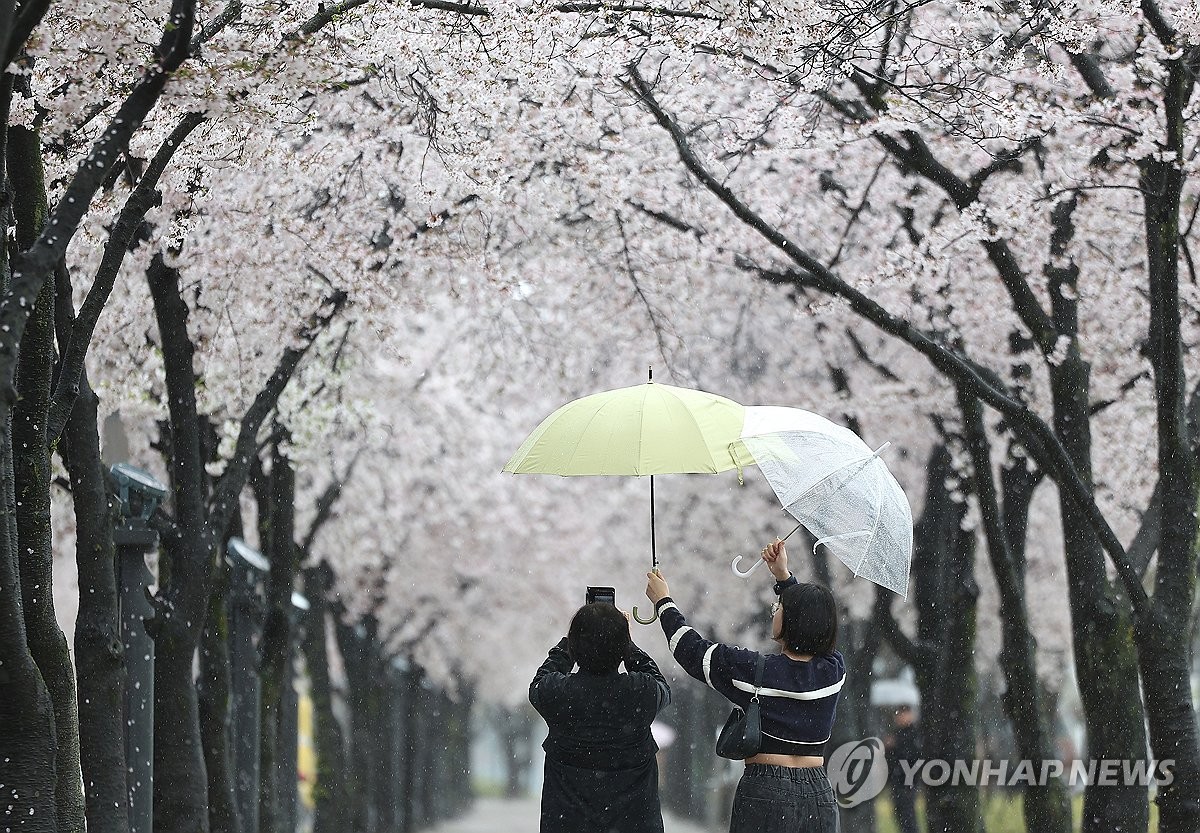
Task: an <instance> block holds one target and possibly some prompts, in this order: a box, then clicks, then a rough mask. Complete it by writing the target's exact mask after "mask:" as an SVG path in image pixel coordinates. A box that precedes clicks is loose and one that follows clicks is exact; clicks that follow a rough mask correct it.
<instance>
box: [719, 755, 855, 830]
mask: <svg viewBox="0 0 1200 833" xmlns="http://www.w3.org/2000/svg"><path fill="white" fill-rule="evenodd" d="M841 829H842V828H841V823H840V822H839V820H838V808H837V801H836V800H835V799H834V797H833V787H831V786H830V785H829V778H828V777H827V776H826V775H825V767H823V766H816V767H808V768H805V769H793V768H792V767H784V766H766V765H765V764H747V765H746V772H745V774H744V775H742V780H741V781H739V782H738V788H737V794H736V795H735V796H734V798H733V818H732V819H730V821H729V833H841Z"/></svg>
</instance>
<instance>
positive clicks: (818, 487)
mask: <svg viewBox="0 0 1200 833" xmlns="http://www.w3.org/2000/svg"><path fill="white" fill-rule="evenodd" d="M884 447H886V446H884ZM882 450H883V449H882V448H880V449H878V450H876V451H872V450H871V448H870V446H868V445H867V444H866V443H864V442H863V441H862V440H861V439H860V438H859V436H858V435H857V434H855V433H854V432H853V431H850V430H849V429H847V428H843V427H842V426H840V425H836V424H834V423H832V422H830V421H829V420H827V419H825V418H824V417H821V416H818V415H817V414H814V413H811V412H809V411H804V410H800V409H799V408H779V407H764V408H746V418H745V421H744V424H743V429H742V436H741V439H740V440H739V441H738V443H737V444H735V446H734V454H733V456H735V457H738V458H739V459H740V460H742V461H743V462H745V461H748V460H752V461H753V463H754V464H756V465H757V466H758V468H759V470H760V471H761V472H762V473H763V475H764V476H765V477H766V478H767V482H768V483H770V484H771V488H772V489H773V490H774V492H775V496H776V497H778V498H779V502H780V503H781V504H782V505H783V508H784V509H786V510H787V511H788V513H789V514H791V515H792V517H794V518H795V519H796V520H797V521H798V522H799V523H800V524H802V525H803V526H804V527H805V528H807V529H808V531H809V532H811V533H812V534H813V535H814V536H815V537H816V538H817V543H816V546H825V547H826V548H827V549H828V550H829V551H830V552H832V553H833V554H834V555H835V556H836V557H837V559H838V560H839V561H841V562H842V563H843V564H845V565H846V566H847V567H849V568H850V569H851V570H852V571H853V572H854V575H856V576H861V577H862V578H865V579H868V580H870V581H873V582H875V583H876V584H878V585H881V586H882V587H886V588H888V589H889V590H891V591H893V592H895V593H898V594H899V595H901V596H904V597H907V596H908V573H909V564H910V562H911V560H912V547H913V528H912V510H911V509H910V508H909V505H908V499H907V498H906V497H905V496H904V490H903V489H901V488H900V484H899V483H897V482H896V478H895V477H893V476H892V473H891V472H890V471H888V468H887V466H886V465H885V464H884V462H883V460H882V459H880V457H879V451H882ZM759 563H762V562H757V563H756V565H755V566H757V564H759ZM734 571H735V572H737V573H738V575H747V574H748V572H747V573H742V572H740V571H738V570H737V567H736V562H735V567H734Z"/></svg>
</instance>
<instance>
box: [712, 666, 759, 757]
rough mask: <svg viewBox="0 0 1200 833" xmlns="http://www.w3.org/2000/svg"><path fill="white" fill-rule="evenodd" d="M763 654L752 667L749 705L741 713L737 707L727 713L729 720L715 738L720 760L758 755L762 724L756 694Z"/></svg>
mask: <svg viewBox="0 0 1200 833" xmlns="http://www.w3.org/2000/svg"><path fill="white" fill-rule="evenodd" d="M765 661H766V656H765V655H764V654H759V655H758V664H757V665H756V666H755V667H754V693H753V694H751V695H750V703H749V704H748V705H747V706H746V710H745V711H742V710H741V709H740V708H738V707H737V706H734V707H733V711H731V712H730V713H729V719H727V720H726V721H725V726H724V727H723V728H722V729H721V734H720V735H719V736H718V737H717V754H718V755H720V756H721V757H722V758H730V759H732V760H735V761H741V760H744V759H745V758H750V757H753V756H754V755H756V754H758V749H759V747H760V746H762V724H761V723H760V715H759V709H758V692H759V689H761V688H762V675H763V664H764V663H765Z"/></svg>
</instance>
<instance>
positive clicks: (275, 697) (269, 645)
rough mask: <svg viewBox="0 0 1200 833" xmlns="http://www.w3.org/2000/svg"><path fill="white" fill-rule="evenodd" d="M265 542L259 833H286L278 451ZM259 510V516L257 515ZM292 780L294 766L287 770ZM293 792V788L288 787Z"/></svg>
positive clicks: (288, 476) (287, 587)
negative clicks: (281, 772)
mask: <svg viewBox="0 0 1200 833" xmlns="http://www.w3.org/2000/svg"><path fill="white" fill-rule="evenodd" d="M269 483H270V502H269V505H268V506H267V507H265V508H266V509H267V510H268V511H269V515H270V538H269V541H267V540H264V541H263V544H264V547H265V548H266V549H267V552H268V557H269V558H270V561H271V572H270V574H269V575H268V576H267V598H266V610H267V615H266V621H265V622H264V625H263V638H262V644H261V654H262V661H261V664H260V666H259V667H260V669H261V672H260V673H261V677H262V720H261V723H260V724H259V731H260V734H259V755H260V756H261V757H260V759H259V760H260V764H259V807H260V810H259V831H261V833H285V831H283V830H281V829H280V794H281V793H280V791H281V790H283V789H287V788H288V785H286V784H281V783H278V780H279V779H278V777H277V776H278V772H277V769H278V767H277V765H276V764H277V761H276V758H277V753H278V751H279V738H280V728H281V725H282V721H283V714H282V712H281V708H282V706H283V703H284V701H285V699H286V698H285V697H284V693H285V692H284V690H283V689H284V686H290V685H292V684H293V679H292V676H293V675H292V663H291V658H292V651H291V643H292V628H291V623H292V591H293V589H294V582H295V577H296V569H297V564H296V546H295V543H294V541H295V523H294V518H295V494H296V484H295V472H294V471H293V470H292V467H291V463H290V462H289V461H288V460H287V458H286V457H284V456H283V455H281V454H279V453H278V451H276V452H275V454H274V455H273V459H272V463H271V474H270V479H269ZM262 508H263V507H262V506H261V504H260V513H261V512H262ZM291 770H292V771H293V777H294V770H295V767H294V765H293V766H292V767H291ZM293 787H294V785H293Z"/></svg>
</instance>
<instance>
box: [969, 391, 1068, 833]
mask: <svg viewBox="0 0 1200 833" xmlns="http://www.w3.org/2000/svg"><path fill="white" fill-rule="evenodd" d="M959 412H960V413H961V414H962V418H963V431H964V433H965V436H966V441H967V445H968V447H969V449H970V454H971V461H972V469H973V480H974V492H975V494H976V496H977V497H978V499H979V506H980V511H981V513H982V516H983V524H984V529H985V535H984V538H985V541H986V545H987V549H988V557H989V560H990V561H991V565H992V572H993V573H994V575H995V577H996V585H997V587H998V589H999V595H1000V628H1001V644H1002V647H1001V649H1000V669H1001V671H1002V673H1003V674H1004V679H1005V682H1006V683H1007V687H1006V689H1005V692H1004V695H1003V698H1002V700H1003V704H1004V711H1005V714H1007V715H1008V718H1009V720H1010V722H1011V723H1012V727H1013V735H1014V737H1015V738H1016V741H1017V750H1018V752H1019V754H1020V756H1021V758H1022V759H1024V760H1028V761H1045V760H1050V759H1051V758H1053V757H1054V751H1055V750H1054V744H1053V739H1052V738H1051V736H1050V729H1049V726H1048V725H1047V722H1046V709H1045V704H1044V703H1043V702H1042V689H1041V686H1040V685H1038V677H1037V641H1036V640H1035V639H1034V636H1033V632H1032V630H1031V629H1030V627H1029V611H1028V609H1027V607H1026V605H1025V576H1024V573H1023V570H1022V571H1018V566H1017V564H1016V563H1015V559H1014V558H1013V556H1012V552H1011V550H1010V548H1009V537H1008V536H1009V534H1015V532H1016V527H1015V526H1012V527H1008V528H1007V529H1006V524H1005V520H1004V518H1003V517H1002V515H1001V503H1000V498H999V496H998V495H997V490H996V485H995V481H994V480H993V478H992V462H991V444H990V440H989V438H988V435H987V431H986V428H985V426H984V422H983V407H982V406H981V405H980V403H979V400H978V399H976V398H975V397H973V396H970V395H966V394H962V393H960V395H959ZM1024 494H1027V495H1028V497H1030V498H1032V496H1033V492H1032V490H1029V491H1027V492H1025V493H1023V495H1024ZM1013 497H1014V498H1015V497H1016V496H1015V495H1014V496H1013ZM1004 508H1006V509H1011V510H1013V511H1014V512H1016V513H1018V514H1019V515H1020V516H1021V517H1024V513H1025V512H1026V511H1027V508H1028V504H1027V503H1026V504H1025V506H1020V505H1019V504H1018V503H1017V502H1016V501H1015V500H1006V501H1005V503H1004ZM1022 531H1023V530H1022ZM1022 811H1023V813H1024V816H1025V825H1026V827H1027V828H1028V829H1030V830H1038V831H1045V833H1071V805H1070V800H1069V797H1068V795H1067V790H1066V785H1065V784H1064V783H1063V782H1062V780H1061V779H1054V780H1053V781H1050V782H1049V783H1046V784H1039V785H1034V786H1029V787H1027V788H1026V789H1025V800H1024V802H1023V804H1022Z"/></svg>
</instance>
